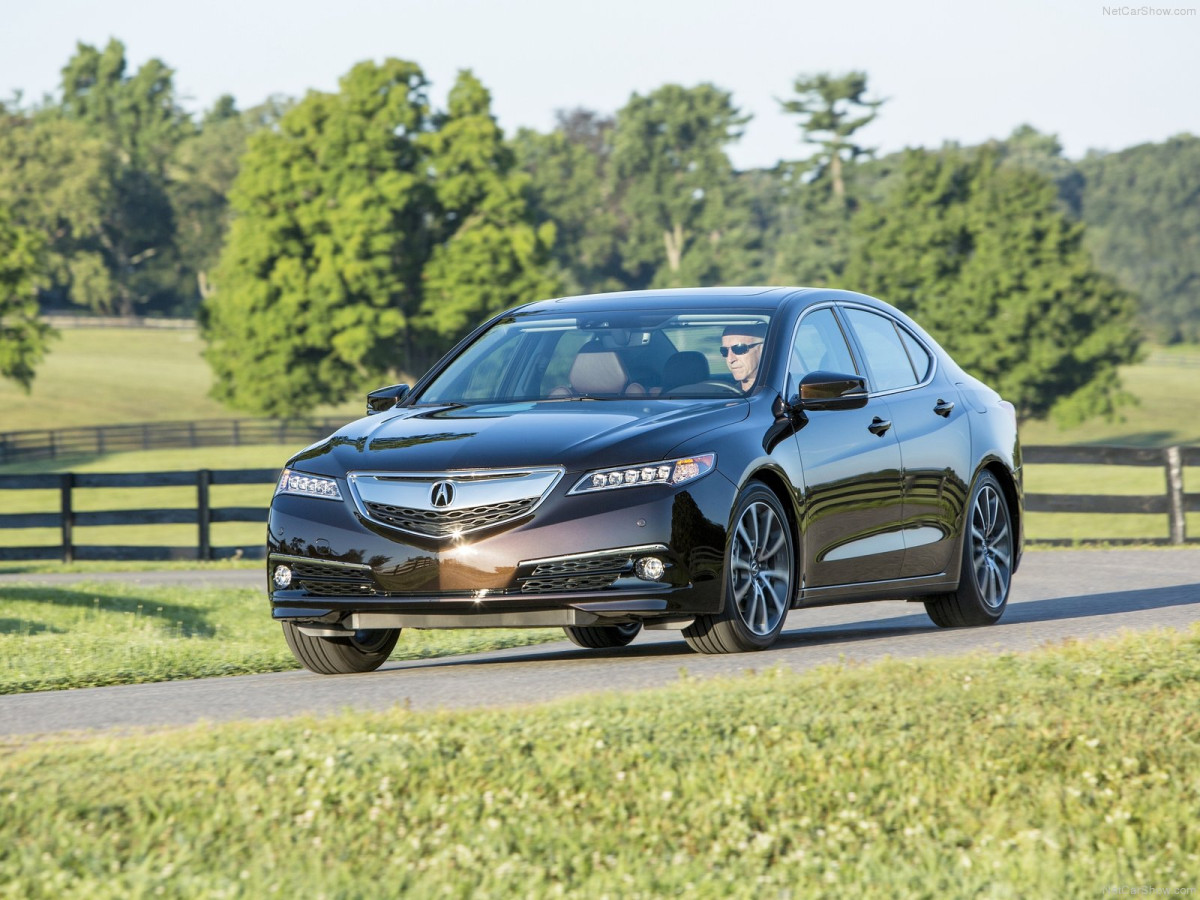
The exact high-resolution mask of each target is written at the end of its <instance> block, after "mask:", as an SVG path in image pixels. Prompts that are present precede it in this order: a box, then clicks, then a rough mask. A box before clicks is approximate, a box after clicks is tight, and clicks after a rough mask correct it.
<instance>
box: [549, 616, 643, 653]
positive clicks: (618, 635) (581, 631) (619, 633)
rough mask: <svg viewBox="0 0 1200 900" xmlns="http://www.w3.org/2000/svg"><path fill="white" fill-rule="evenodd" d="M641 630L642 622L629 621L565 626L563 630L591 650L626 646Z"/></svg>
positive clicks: (575, 641) (575, 642)
mask: <svg viewBox="0 0 1200 900" xmlns="http://www.w3.org/2000/svg"><path fill="white" fill-rule="evenodd" d="M641 630H642V623H641V622H629V623H627V624H625V625H564V626H563V631H565V632H566V633H567V637H568V638H570V639H571V643H573V644H578V645H579V646H580V647H586V648H587V649H589V650H599V649H600V648H601V647H624V646H625V645H626V644H628V643H629V642H630V641H632V640H633V639H634V638H635V637H637V636H638V632H639V631H641Z"/></svg>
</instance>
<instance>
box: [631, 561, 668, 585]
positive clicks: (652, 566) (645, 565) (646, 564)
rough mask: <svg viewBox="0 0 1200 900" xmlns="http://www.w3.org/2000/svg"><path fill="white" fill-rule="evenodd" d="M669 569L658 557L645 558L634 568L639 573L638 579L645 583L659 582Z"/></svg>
mask: <svg viewBox="0 0 1200 900" xmlns="http://www.w3.org/2000/svg"><path fill="white" fill-rule="evenodd" d="M666 569H667V567H666V566H665V565H663V561H662V560H661V559H659V558H658V557H657V556H643V557H642V558H641V559H639V560H638V561H637V565H635V566H634V567H633V571H635V572H636V573H637V577H638V578H641V579H643V580H644V581H658V580H659V579H660V578H662V577H663V572H665V571H666Z"/></svg>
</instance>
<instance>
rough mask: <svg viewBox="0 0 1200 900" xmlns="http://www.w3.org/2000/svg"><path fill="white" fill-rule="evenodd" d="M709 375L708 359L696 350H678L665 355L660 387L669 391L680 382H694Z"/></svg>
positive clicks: (705, 378)
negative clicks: (667, 355) (665, 361)
mask: <svg viewBox="0 0 1200 900" xmlns="http://www.w3.org/2000/svg"><path fill="white" fill-rule="evenodd" d="M708 377H709V371H708V360H707V359H705V358H704V354H703V353H701V352H700V351H698V350H680V351H679V352H678V353H674V354H672V355H671V356H669V357H667V363H666V365H664V366H663V374H662V389H663V390H664V391H669V390H670V389H671V388H674V387H679V385H681V384H696V383H697V382H699V381H706V380H707V379H708Z"/></svg>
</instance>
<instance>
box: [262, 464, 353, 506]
mask: <svg viewBox="0 0 1200 900" xmlns="http://www.w3.org/2000/svg"><path fill="white" fill-rule="evenodd" d="M280 494H298V495H300V496H301V497H320V498H321V499H322V500H341V499H342V492H341V491H340V490H338V483H337V481H335V480H334V479H332V478H320V477H318V476H316V475H305V474H304V473H303V472H297V471H295V470H294V469H284V470H283V472H282V473H281V474H280V476H279V484H277V485H275V496H276V497H278V496H279V495H280Z"/></svg>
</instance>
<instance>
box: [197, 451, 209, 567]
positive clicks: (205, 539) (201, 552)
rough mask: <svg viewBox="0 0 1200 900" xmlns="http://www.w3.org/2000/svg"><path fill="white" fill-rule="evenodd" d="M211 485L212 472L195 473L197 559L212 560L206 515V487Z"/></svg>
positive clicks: (205, 470)
mask: <svg viewBox="0 0 1200 900" xmlns="http://www.w3.org/2000/svg"><path fill="white" fill-rule="evenodd" d="M210 484H212V472H211V471H209V470H208V469H201V470H200V471H198V472H197V473H196V523H197V525H198V526H199V529H200V531H199V546H198V547H197V550H196V555H197V558H199V559H211V558H212V535H211V532H210V523H209V513H208V487H209V485H210Z"/></svg>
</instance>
